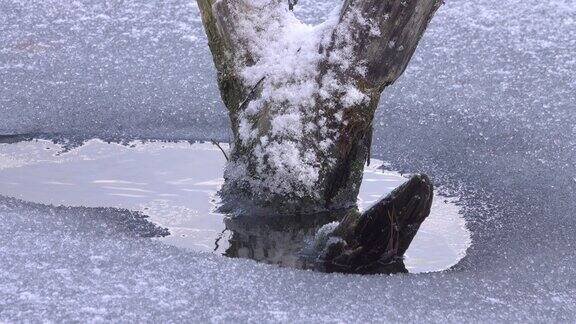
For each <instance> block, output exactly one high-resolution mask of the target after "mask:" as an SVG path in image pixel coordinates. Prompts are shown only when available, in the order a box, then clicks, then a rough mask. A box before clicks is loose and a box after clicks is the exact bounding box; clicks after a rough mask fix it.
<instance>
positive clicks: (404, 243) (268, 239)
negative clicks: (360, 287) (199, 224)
mask: <svg viewBox="0 0 576 324" xmlns="http://www.w3.org/2000/svg"><path fill="white" fill-rule="evenodd" d="M431 204H432V184H431V183H430V181H429V180H428V178H427V177H426V176H422V175H416V176H414V177H412V178H411V179H410V180H409V181H408V182H406V183H405V184H403V185H402V186H400V187H398V188H397V189H396V190H394V191H393V192H392V193H390V194H389V195H388V196H387V197H386V198H384V199H382V200H380V201H379V202H378V203H377V204H375V205H374V206H372V207H371V208H370V209H368V210H367V211H366V212H364V213H362V214H360V213H359V212H358V211H357V210H356V209H350V210H348V211H331V212H323V213H317V214H314V215H297V214H294V215H290V216H285V217H262V216H257V215H242V216H240V217H231V218H228V219H226V222H225V223H226V228H227V229H228V230H229V231H231V232H232V235H231V237H230V240H229V244H230V245H229V247H228V249H227V250H226V251H225V255H226V256H229V257H235V258H249V259H254V260H257V261H260V262H265V263H271V264H278V265H281V266H290V267H295V268H301V269H314V270H320V271H325V272H345V273H397V272H407V270H406V268H405V267H404V263H403V260H402V256H403V255H404V253H405V252H406V250H407V249H408V246H409V245H410V243H411V242H412V239H413V238H414V236H415V235H416V232H417V231H418V228H419V227H420V224H422V222H423V221H424V219H425V218H426V217H427V216H428V214H429V213H430V206H431ZM333 222H335V223H333Z"/></svg>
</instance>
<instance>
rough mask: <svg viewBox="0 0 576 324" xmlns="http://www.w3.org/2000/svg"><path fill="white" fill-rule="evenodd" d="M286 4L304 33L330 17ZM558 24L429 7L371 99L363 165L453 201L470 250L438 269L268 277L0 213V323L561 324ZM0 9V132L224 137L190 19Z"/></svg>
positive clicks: (570, 145)
mask: <svg viewBox="0 0 576 324" xmlns="http://www.w3.org/2000/svg"><path fill="white" fill-rule="evenodd" d="M300 2H301V3H300V4H299V5H298V6H296V14H297V15H298V16H299V17H301V18H302V19H303V20H304V21H305V22H307V23H311V24H314V23H317V22H318V21H319V20H321V19H322V18H325V17H328V16H329V15H330V14H329V11H330V9H331V7H332V6H333V5H334V1H327V0H318V1H305V0H301V1H300ZM575 7H576V6H575V5H574V1H561V0H546V1H536V0H522V1H520V0H512V1H505V2H503V1H496V0H479V1H463V0H458V1H457V0H452V1H446V4H445V5H444V6H442V7H441V8H440V9H439V11H438V14H437V15H436V17H435V18H434V19H433V20H432V23H431V25H430V28H429V29H428V31H427V32H426V34H425V35H424V37H423V39H422V43H421V45H420V46H419V48H418V50H417V51H416V53H415V55H414V57H413V59H412V61H411V63H410V65H409V67H408V69H407V71H406V73H405V74H404V75H403V76H402V77H401V78H400V79H399V80H398V82H397V83H396V84H395V85H394V86H392V87H390V88H388V89H387V90H386V91H385V93H384V95H383V100H382V103H381V105H380V108H379V110H378V112H377V114H376V116H375V119H374V125H375V136H374V141H373V144H374V146H373V149H372V154H373V156H375V157H377V158H381V159H384V160H387V161H390V164H389V166H388V167H390V168H393V169H396V170H403V171H407V172H417V171H420V172H425V173H427V174H429V175H430V176H431V178H432V179H433V180H434V182H435V184H442V185H443V187H444V188H445V191H446V192H445V193H446V194H454V195H457V196H459V197H462V201H461V204H462V208H463V211H464V216H465V217H466V220H467V223H468V225H469V228H470V230H471V232H472V242H473V244H472V246H471V248H470V249H469V251H468V252H467V256H466V257H465V258H464V259H463V260H462V261H461V262H460V263H459V264H458V265H457V266H455V267H454V269H453V270H452V271H446V272H442V273H434V274H423V275H395V276H344V275H325V274H319V273H312V272H305V271H297V270H291V269H280V268H276V267H273V266H266V265H261V264H258V263H255V262H252V261H248V260H229V259H225V258H219V257H216V256H212V255H210V254H200V253H192V252H187V251H183V250H180V249H178V248H175V247H171V246H166V245H164V244H161V243H160V242H156V241H153V240H152V241H151V240H149V239H144V238H141V237H139V236H138V235H139V234H138V233H139V232H138V231H136V232H134V231H130V230H128V229H127V228H126V226H122V225H111V224H114V219H115V218H119V219H124V218H125V216H122V215H123V214H122V213H116V212H113V211H101V212H97V211H95V210H93V209H88V208H55V207H46V206H42V205H36V204H29V203H24V202H21V201H14V200H10V199H7V198H5V197H2V198H0V204H1V205H2V207H1V211H0V219H1V222H2V226H1V227H0V295H1V296H2V298H0V320H1V321H6V322H19V321H55V322H62V321H74V320H76V321H84V320H86V319H89V320H92V321H98V320H109V321H131V322H141V321H165V322H171V321H199V322H200V321H206V322H207V321H213V322H223V321H228V322H230V321H233V322H249V321H252V322H255V321H264V322H266V321H285V322H329V321H330V322H338V321H339V322H366V321H368V322H376V321H378V322H381V321H388V322H392V321H396V322H398V321H403V322H406V321H418V322H424V321H425V322H470V321H473V322H504V321H513V322H574V321H575V320H576V308H575V305H576V302H575V298H574V296H575V295H576V286H575V285H576V272H575V270H574V269H576V266H575V265H576V259H575V256H574V253H573V251H574V238H573V236H574V235H573V233H574V232H575V231H576V220H575V218H574V214H576V202H575V200H574V199H573V197H574V191H575V189H576V182H575V181H574V180H573V178H574V177H575V176H576V167H575V166H576V142H575V139H576V128H575V125H576V110H575V109H574V102H576V97H575V96H576V90H575V89H576V80H575V78H574V71H575V70H576V60H574V48H576V39H575V38H574V36H573V35H575V34H576V21H575V19H574V8H575ZM0 11H1V12H2V15H0V25H1V26H2V33H0V94H1V95H0V133H2V134H31V135H35V136H40V137H44V138H49V139H54V140H60V141H63V143H64V144H67V145H74V144H76V143H77V142H78V141H81V140H83V139H89V138H93V137H100V138H103V139H106V140H109V139H116V140H126V139H133V138H144V139H172V140H197V139H205V140H206V139H216V140H222V141H227V140H229V137H230V136H229V131H228V124H227V123H228V119H227V115H226V111H225V110H224V108H223V107H222V104H221V101H220V97H219V94H218V90H217V87H216V84H215V73H214V69H213V67H212V63H211V57H210V54H209V52H208V49H207V46H206V39H205V36H204V35H202V33H203V30H202V27H201V25H200V22H199V16H198V13H197V9H196V8H195V6H194V5H193V2H188V1H181V0H171V1H162V2H160V1H152V2H151V1H139V0H131V1H124V2H122V3H116V2H107V3H102V2H94V3H92V2H89V1H75V2H63V1H56V0H45V1H19V0H0ZM99 14H106V15H107V16H109V17H110V19H106V20H104V19H101V20H95V19H94V18H93V17H95V16H97V15H99ZM57 21H62V22H61V23H57ZM175 22H183V23H184V24H185V25H186V26H187V27H186V28H184V29H181V28H178V27H175V26H177V25H175V24H174V23H175ZM133 29H134V32H133V31H132V30H133ZM183 35H187V36H184V37H183ZM189 35H193V36H194V37H189ZM192 39H193V40H194V41H193V40H192ZM36 44H38V46H36ZM47 46H49V47H47ZM24 137H26V136H24ZM16 139H17V138H16ZM65 139H67V140H70V142H65V141H64V140H65ZM11 140H13V139H5V138H2V141H11ZM19 163H21V162H19ZM0 167H2V166H0ZM102 180H110V179H102ZM116 224H118V223H116ZM62 269H64V270H67V271H68V273H69V274H70V275H69V276H68V277H65V276H63V275H61V274H59V272H60V271H61V270H62Z"/></svg>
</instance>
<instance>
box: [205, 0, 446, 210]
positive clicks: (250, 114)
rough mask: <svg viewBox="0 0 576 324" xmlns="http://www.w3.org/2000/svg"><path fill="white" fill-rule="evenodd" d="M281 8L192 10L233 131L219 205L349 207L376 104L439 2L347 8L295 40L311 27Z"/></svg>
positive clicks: (254, 5)
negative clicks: (199, 20) (196, 14)
mask: <svg viewBox="0 0 576 324" xmlns="http://www.w3.org/2000/svg"><path fill="white" fill-rule="evenodd" d="M285 1H286V0H266V1H254V0H197V2H198V5H199V8H200V11H201V14H202V20H203V23H204V27H205V30H206V34H207V36H208V41H209V46H210V49H211V51H212V55H213V59H214V63H215V66H216V70H217V72H218V84H219V88H220V92H221V95H222V99H223V101H224V104H225V105H226V107H227V109H228V112H229V117H230V121H231V127H232V132H233V143H231V144H232V149H231V152H230V154H229V156H230V161H229V162H228V165H227V169H226V172H225V184H224V187H223V189H222V196H223V198H224V202H228V203H233V202H236V201H238V199H239V198H240V197H242V198H244V200H246V201H251V202H253V203H255V204H256V205H258V206H264V207H272V208H274V209H275V210H277V211H278V212H286V213H294V212H311V211H317V210H325V209H336V208H344V207H349V206H352V205H354V204H355V203H356V198H357V195H358V190H359V188H360V182H361V180H362V173H363V168H364V164H365V163H366V161H367V159H369V152H370V146H371V140H372V120H373V117H374V112H375V110H376V108H377V106H378V102H379V100H380V95H381V93H382V91H383V89H384V88H385V87H386V86H388V85H390V84H392V83H393V82H394V81H395V80H396V79H397V78H398V77H399V76H400V75H401V74H402V73H403V71H404V70H405V68H406V66H407V64H408V62H409V61H410V58H411V57H412V55H413V53H414V51H415V49H416V46H417V44H418V42H419V40H420V38H421V37H422V34H423V33H424V30H425V29H426V26H427V25H428V22H429V21H430V19H431V18H432V16H433V14H434V12H435V11H436V9H437V8H438V7H439V6H440V4H441V0H346V1H345V2H344V3H343V5H342V8H341V10H340V14H339V16H337V17H335V18H333V19H332V20H331V21H329V22H326V23H325V24H323V25H321V26H319V27H317V28H316V29H315V30H312V31H311V32H310V33H309V34H306V35H309V37H308V36H306V37H301V38H303V39H296V40H295V38H298V37H294V30H299V29H306V28H308V27H306V26H305V25H303V24H301V23H298V22H297V20H296V18H295V17H294V16H293V14H292V12H291V11H290V10H289V8H288V3H285ZM318 35H320V36H318ZM316 36H317V41H316V42H312V43H311V42H310V41H308V39H312V37H316ZM283 42H284V43H285V44H283ZM294 44H296V45H294ZM284 45H285V46H284ZM270 49H273V50H272V51H271V50H270ZM279 51H284V52H282V54H281V55H278V52H279ZM277 71H279V72H277ZM298 96H301V97H302V98H298ZM226 197H234V198H233V199H226Z"/></svg>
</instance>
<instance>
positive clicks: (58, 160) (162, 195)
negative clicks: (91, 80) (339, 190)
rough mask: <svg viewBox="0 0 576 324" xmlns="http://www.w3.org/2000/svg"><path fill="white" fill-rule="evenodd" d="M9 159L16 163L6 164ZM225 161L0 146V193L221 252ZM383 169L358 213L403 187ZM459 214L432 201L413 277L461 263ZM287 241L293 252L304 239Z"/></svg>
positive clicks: (448, 203) (201, 148)
mask: <svg viewBox="0 0 576 324" xmlns="http://www.w3.org/2000/svg"><path fill="white" fill-rule="evenodd" d="M15 160H17V161H20V162H21V163H16V164H14V163H12V162H13V161H15ZM225 162H226V161H225V158H224V156H223V154H222V153H221V152H220V150H219V149H218V148H217V147H216V146H214V145H212V144H200V143H195V144H192V145H191V144H189V143H186V142H180V143H161V142H154V143H136V142H134V143H130V144H129V146H123V145H119V144H107V143H105V142H102V141H100V140H91V141H88V142H87V143H86V144H84V145H83V146H82V147H79V148H76V149H74V150H71V151H69V152H62V147H61V146H59V145H56V144H53V143H51V142H49V141H33V142H20V143H17V144H0V165H4V168H3V169H2V167H0V195H4V196H7V197H14V198H18V199H21V200H23V201H27V202H34V203H41V204H46V205H55V206H68V207H91V208H95V207H113V208H118V209H126V210H130V211H134V212H139V213H140V215H146V216H149V217H150V218H149V221H150V222H152V223H154V224H156V225H158V226H160V227H162V228H167V229H168V230H169V231H170V234H171V235H169V236H166V237H163V238H161V240H162V241H164V242H166V243H168V244H172V245H175V246H178V247H183V248H187V249H191V250H193V251H198V252H215V253H217V254H224V253H225V252H226V250H227V249H228V247H229V243H228V241H229V238H230V237H231V235H232V233H231V232H232V230H231V229H229V228H227V226H225V223H224V217H225V215H223V214H220V213H218V212H216V211H215V207H216V205H217V201H216V200H217V191H218V190H219V189H220V187H221V185H222V183H223V181H224V179H223V178H222V172H223V170H224V165H225ZM381 165H382V162H381V161H378V160H373V161H372V162H371V166H370V167H367V168H366V170H365V172H364V180H363V183H362V186H361V188H360V195H359V197H358V206H359V208H360V209H361V210H365V209H368V208H369V207H370V206H371V205H372V204H373V203H375V202H376V201H378V200H379V199H381V198H382V197H383V196H385V195H387V194H388V193H390V192H391V191H392V190H394V189H395V188H396V187H398V186H400V185H401V184H403V183H404V182H406V181H407V178H406V177H404V176H402V175H400V174H398V173H395V172H390V171H383V170H381V169H380V166H381ZM459 212H460V208H459V207H458V206H456V205H455V204H454V202H453V201H452V199H448V198H446V197H442V196H436V197H435V198H434V202H433V206H432V211H431V213H430V216H429V217H428V219H427V220H426V222H424V224H422V226H421V228H420V230H419V231H418V234H417V236H416V237H415V239H414V241H413V242H412V244H411V246H410V249H409V250H408V251H407V253H406V259H405V262H404V263H405V266H406V268H407V269H408V270H409V271H410V272H411V273H419V272H429V271H440V270H445V269H448V268H450V267H451V266H453V265H455V264H456V263H457V262H458V261H459V260H460V259H462V257H463V256H464V254H465V252H466V249H467V248H468V246H469V245H470V233H469V232H468V230H467V229H466V227H465V222H464V219H463V218H461V215H459ZM286 233H288V232H286ZM283 234H284V233H282V232H278V235H283ZM288 235H291V234H285V235H284V236H288ZM290 242H291V243H292V244H291V246H293V247H294V248H295V249H296V253H297V252H299V249H301V247H300V245H302V240H290ZM289 257H291V258H292V257H293V254H292V255H289Z"/></svg>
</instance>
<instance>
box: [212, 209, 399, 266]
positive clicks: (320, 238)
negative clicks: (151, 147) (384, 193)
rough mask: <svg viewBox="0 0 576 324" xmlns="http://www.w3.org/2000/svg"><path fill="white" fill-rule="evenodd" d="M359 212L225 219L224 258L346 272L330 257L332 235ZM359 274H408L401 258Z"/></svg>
mask: <svg viewBox="0 0 576 324" xmlns="http://www.w3.org/2000/svg"><path fill="white" fill-rule="evenodd" d="M351 213H355V214H358V215H359V212H358V210H356V209H351V210H347V211H334V212H330V213H318V214H313V215H294V216H267V217H262V216H261V215H258V216H256V215H237V216H230V217H226V218H225V219H224V223H225V225H226V230H227V231H229V233H230V235H229V238H228V243H229V245H228V248H227V249H225V250H224V251H223V254H224V255H225V256H227V257H232V258H248V259H253V260H256V261H258V262H263V263H268V264H275V265H279V266H282V267H292V268H298V269H307V270H316V271H323V272H346V271H342V269H338V268H337V267H335V265H334V264H332V262H331V260H329V258H328V257H327V253H328V250H329V249H328V245H329V243H330V242H329V240H330V239H331V238H330V237H329V233H330V232H331V231H332V230H334V228H335V227H336V226H337V224H338V223H339V222H341V221H342V220H343V218H344V217H346V216H347V215H349V214H351ZM350 272H360V273H398V272H402V273H406V272H408V270H407V269H406V267H405V265H404V261H403V259H402V258H396V257H393V258H390V259H388V260H382V261H381V262H375V263H373V264H372V265H371V267H370V268H366V269H364V271H350Z"/></svg>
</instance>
